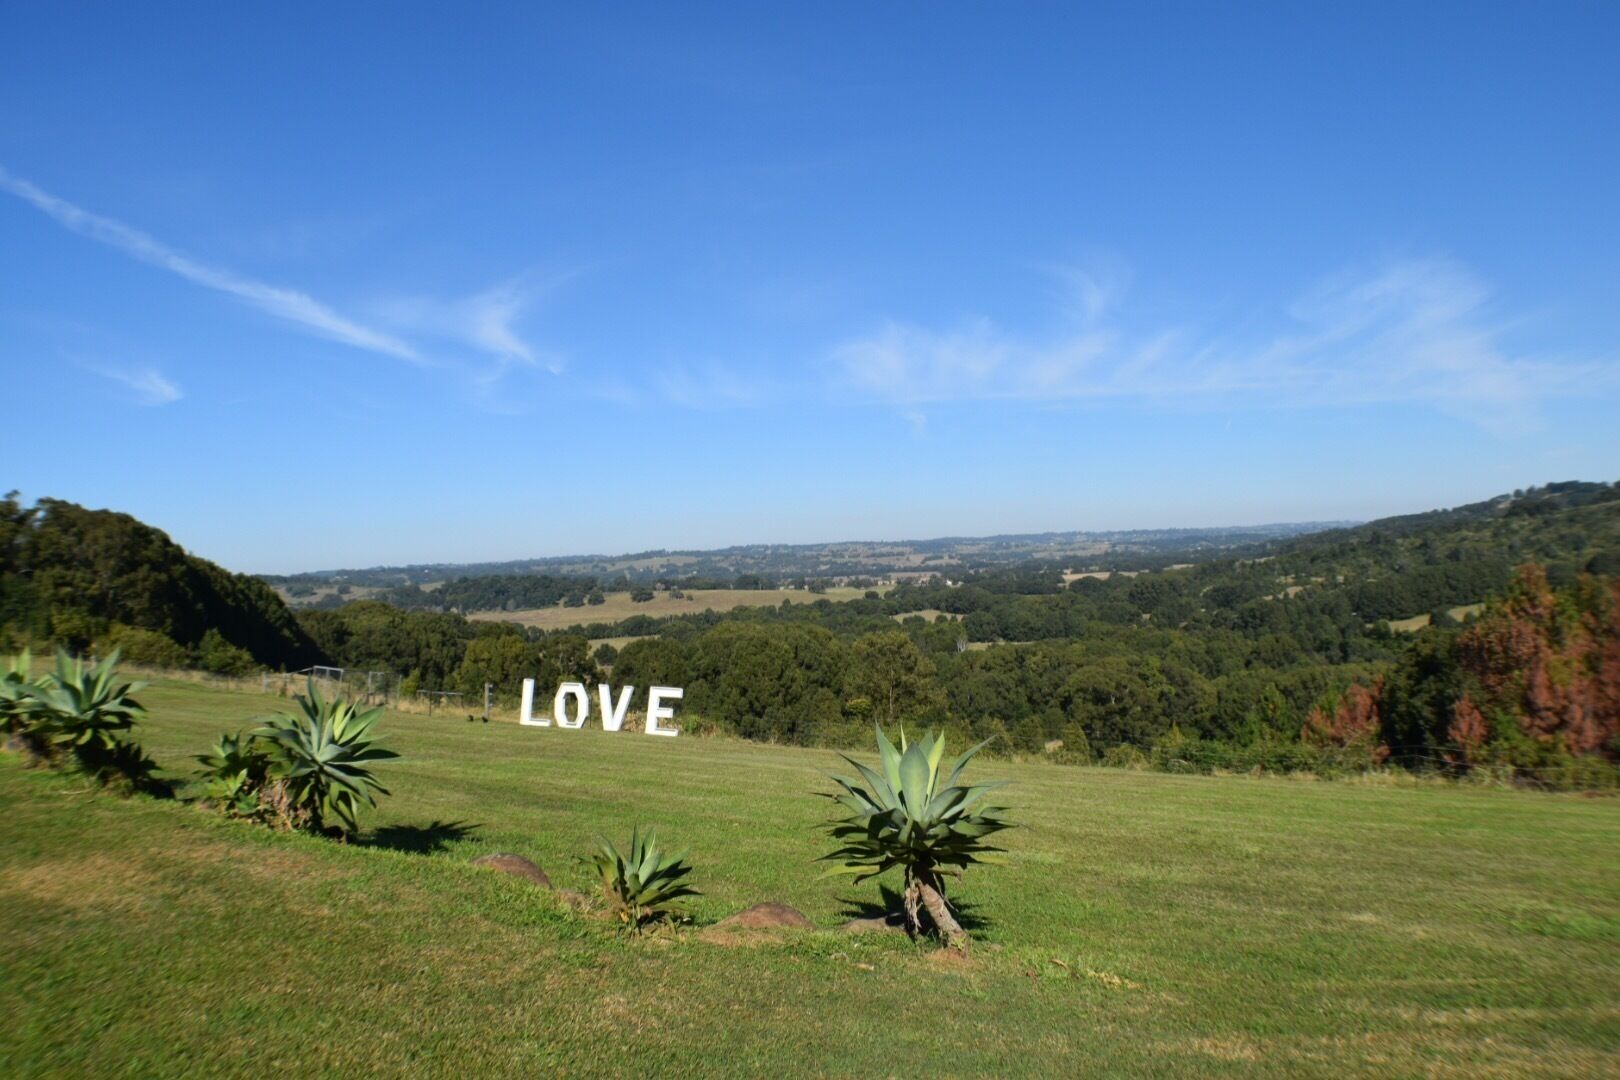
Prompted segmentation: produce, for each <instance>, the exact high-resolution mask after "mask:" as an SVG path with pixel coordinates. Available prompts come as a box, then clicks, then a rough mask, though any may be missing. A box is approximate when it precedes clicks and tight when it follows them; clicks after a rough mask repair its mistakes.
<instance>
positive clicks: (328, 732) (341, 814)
mask: <svg viewBox="0 0 1620 1080" xmlns="http://www.w3.org/2000/svg"><path fill="white" fill-rule="evenodd" d="M296 700H297V702H298V706H299V710H300V713H301V715H298V716H288V715H285V714H281V715H277V716H273V717H270V718H269V720H268V722H267V723H266V725H265V726H264V727H262V728H259V729H258V730H256V731H254V732H253V736H254V737H255V738H260V739H264V740H265V741H266V742H268V743H270V744H271V745H272V746H273V748H274V754H273V758H272V762H271V765H270V777H271V780H272V783H273V784H276V785H279V786H280V791H279V792H276V793H274V794H275V796H276V800H275V801H277V802H281V803H284V804H285V808H284V809H283V810H282V813H283V816H287V817H289V819H290V820H296V821H300V822H305V823H307V825H308V827H309V828H310V829H311V830H313V831H315V832H321V831H324V830H325V829H326V828H327V826H328V823H329V822H331V820H332V819H333V818H336V819H337V821H338V822H340V823H341V824H342V827H343V831H344V833H345V834H352V833H354V832H355V831H356V829H357V827H358V826H357V823H356V820H355V819H356V817H357V815H358V813H359V810H360V804H361V803H365V804H366V805H367V806H376V805H377V800H376V798H375V797H374V796H373V795H372V792H374V791H375V792H381V793H382V794H384V795H386V794H388V789H387V788H385V787H383V786H382V784H380V783H378V781H377V778H376V777H375V776H373V775H372V774H371V770H370V769H369V768H367V765H368V764H369V763H371V762H373V761H383V760H386V759H388V758H397V757H399V755H398V754H396V753H394V751H392V750H387V749H384V748H383V747H380V746H378V745H376V736H374V735H372V733H371V729H372V727H373V726H374V725H375V724H376V723H377V718H378V717H379V716H381V715H382V709H381V708H380V707H378V708H374V709H361V708H359V707H358V706H356V705H355V703H354V702H352V701H346V700H345V699H343V698H334V699H333V700H331V701H327V700H326V699H324V698H322V697H321V693H320V691H319V690H317V689H316V688H315V684H314V682H313V681H311V682H310V683H309V693H308V694H307V695H304V694H300V695H299V696H298V697H297V698H296Z"/></svg>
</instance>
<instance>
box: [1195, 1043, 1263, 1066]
mask: <svg viewBox="0 0 1620 1080" xmlns="http://www.w3.org/2000/svg"><path fill="white" fill-rule="evenodd" d="M1192 1048H1193V1049H1194V1050H1196V1051H1197V1052H1198V1053H1200V1054H1208V1055H1209V1056H1210V1057H1213V1058H1220V1059H1221V1060H1222V1061H1259V1060H1260V1050H1259V1048H1258V1047H1256V1046H1255V1045H1254V1044H1253V1043H1252V1042H1249V1041H1248V1040H1247V1039H1197V1040H1194V1042H1193V1044H1192Z"/></svg>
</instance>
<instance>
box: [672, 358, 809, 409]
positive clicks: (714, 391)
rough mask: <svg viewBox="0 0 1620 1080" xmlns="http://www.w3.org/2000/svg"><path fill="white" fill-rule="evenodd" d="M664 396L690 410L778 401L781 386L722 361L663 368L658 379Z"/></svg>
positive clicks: (725, 407) (737, 406) (726, 407)
mask: <svg viewBox="0 0 1620 1080" xmlns="http://www.w3.org/2000/svg"><path fill="white" fill-rule="evenodd" d="M655 383H656V386H657V388H658V390H659V392H660V393H662V395H663V396H664V398H665V399H666V400H667V401H669V402H671V403H672V404H675V405H680V406H683V407H685V408H689V409H729V408H739V407H747V406H753V405H763V404H765V403H766V402H767V401H771V400H776V399H777V398H778V397H779V396H780V395H779V391H778V389H777V388H776V387H775V386H774V385H772V384H770V383H768V382H767V381H765V380H763V379H761V378H759V377H757V376H754V375H752V374H745V373H743V372H740V371H738V370H737V369H736V368H734V367H730V366H728V365H725V364H720V363H713V362H711V363H707V364H701V365H696V366H692V365H682V366H674V367H669V368H666V369H664V370H663V371H662V372H660V373H658V375H657V376H656V378H655Z"/></svg>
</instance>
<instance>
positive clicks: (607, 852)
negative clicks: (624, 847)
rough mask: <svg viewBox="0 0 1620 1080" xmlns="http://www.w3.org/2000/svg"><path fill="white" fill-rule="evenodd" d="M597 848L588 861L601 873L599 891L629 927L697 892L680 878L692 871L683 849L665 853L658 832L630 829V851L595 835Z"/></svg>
mask: <svg viewBox="0 0 1620 1080" xmlns="http://www.w3.org/2000/svg"><path fill="white" fill-rule="evenodd" d="M597 846H598V847H599V848H600V849H601V850H600V851H598V852H597V853H596V854H595V855H592V856H591V860H590V861H591V863H592V865H594V866H595V867H596V871H597V873H598V874H600V875H601V876H602V892H603V893H604V894H605V895H606V896H607V899H608V903H610V904H612V905H613V908H614V910H615V911H616V912H617V913H618V915H619V919H620V921H622V922H624V923H626V924H628V925H629V926H630V927H631V929H636V928H638V927H640V926H641V924H642V923H643V922H645V921H646V920H647V919H649V918H651V917H653V916H655V915H656V914H657V913H658V912H659V910H660V909H661V908H663V906H664V905H665V904H668V903H669V902H670V901H671V900H678V899H680V898H681V897H683V896H701V895H702V894H701V893H699V892H698V891H697V890H696V889H694V888H692V887H691V886H689V885H687V884H685V883H684V882H683V881H682V879H683V878H685V877H686V875H688V874H690V873H691V872H692V866H691V864H689V863H688V862H687V861H686V856H687V852H684V851H683V852H681V853H680V854H679V855H665V854H664V853H663V852H661V851H659V849H658V834H657V833H656V832H654V831H653V830H651V829H649V830H647V834H646V835H645V836H643V835H642V833H641V829H640V828H639V827H636V828H632V829H631V830H630V851H629V854H628V855H622V854H620V853H619V849H618V848H616V847H614V846H613V842H612V841H611V840H608V839H606V838H605V837H600V836H599V837H597Z"/></svg>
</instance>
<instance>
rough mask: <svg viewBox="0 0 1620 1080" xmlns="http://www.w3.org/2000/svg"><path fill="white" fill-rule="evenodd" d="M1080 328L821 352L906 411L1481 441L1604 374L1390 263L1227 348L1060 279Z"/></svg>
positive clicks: (1459, 282)
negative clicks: (1357, 429) (1092, 412)
mask: <svg viewBox="0 0 1620 1080" xmlns="http://www.w3.org/2000/svg"><path fill="white" fill-rule="evenodd" d="M1071 285H1072V286H1073V289H1072V295H1073V296H1075V297H1076V298H1077V299H1076V303H1077V305H1078V307H1077V309H1076V310H1077V312H1078V317H1077V318H1075V319H1074V320H1072V325H1071V328H1070V329H1069V330H1068V331H1067V332H1065V333H1060V334H1057V335H1054V336H1052V337H1050V338H1047V339H1044V340H1035V339H1029V338H1021V337H1019V336H1017V335H1014V334H1010V333H1007V332H1005V331H1003V330H1002V329H1000V328H998V327H996V326H995V325H994V324H992V323H991V322H990V321H989V320H988V319H985V318H982V317H981V318H974V319H969V320H966V321H964V322H962V323H961V324H959V325H958V326H956V327H954V328H950V329H945V330H935V329H928V328H925V327H919V326H915V325H910V324H906V323H901V322H889V323H887V324H886V325H884V326H883V327H881V328H879V329H878V330H877V331H875V332H874V333H872V334H870V335H867V336H865V337H861V338H857V339H854V340H850V341H846V342H844V343H843V344H841V345H840V346H838V347H837V348H836V349H834V350H833V353H832V359H833V362H834V365H835V368H836V369H837V370H838V371H839V373H840V376H841V378H842V379H843V381H844V382H845V384H846V385H848V386H853V387H854V388H856V389H857V390H858V391H860V392H863V393H864V394H866V395H867V396H869V397H870V398H873V399H877V400H882V401H888V402H892V403H899V404H911V405H916V404H920V403H924V402H936V401H959V400H978V399H1011V400H1032V401H1051V400H1080V399H1102V398H1140V399H1153V400H1157V401H1178V402H1184V403H1193V404H1197V403H1200V402H1205V403H1215V402H1219V403H1220V404H1225V405H1231V404H1257V405H1270V406H1304V405H1328V404H1341V405H1342V404H1373V403H1392V402H1421V403H1427V404H1429V405H1432V406H1434V407H1437V408H1440V409H1443V410H1445V411H1447V412H1450V413H1453V414H1455V415H1458V416H1461V417H1464V418H1466V419H1469V420H1471V421H1473V422H1475V423H1478V424H1480V425H1482V426H1485V427H1487V428H1490V429H1493V430H1499V431H1507V430H1513V429H1516V428H1520V427H1523V426H1525V425H1527V424H1530V423H1533V422H1534V406H1535V402H1536V401H1538V400H1540V399H1544V398H1548V397H1553V396H1557V395H1560V394H1567V393H1570V392H1574V391H1575V390H1577V389H1578V388H1580V387H1582V386H1590V385H1592V384H1593V382H1594V380H1606V381H1609V382H1613V381H1615V377H1616V375H1617V374H1620V372H1617V371H1616V365H1615V363H1614V359H1613V358H1608V359H1607V360H1605V361H1603V362H1596V361H1571V360H1568V359H1563V358H1538V357H1531V356H1523V355H1516V354H1514V353H1512V352H1510V351H1509V350H1508V349H1507V348H1506V347H1504V346H1503V345H1502V344H1501V340H1500V339H1501V337H1502V335H1501V333H1500V331H1499V329H1498V327H1497V326H1496V325H1495V324H1493V323H1492V321H1491V319H1490V311H1489V306H1490V296H1489V290H1488V289H1487V288H1486V287H1485V285H1484V283H1483V282H1481V281H1480V280H1479V279H1478V278H1477V277H1476V276H1475V275H1474V274H1472V273H1471V272H1470V271H1469V270H1468V269H1467V268H1466V267H1464V266H1462V265H1461V264H1459V263H1457V262H1455V261H1452V260H1449V259H1443V258H1432V259H1418V260H1407V261H1401V262H1395V263H1391V264H1389V265H1386V266H1383V267H1381V268H1378V269H1377V270H1375V271H1373V272H1370V273H1364V274H1361V275H1341V276H1339V277H1336V278H1334V279H1331V280H1329V281H1326V282H1323V283H1321V284H1320V285H1318V286H1317V287H1315V288H1313V289H1311V290H1309V291H1308V292H1307V293H1306V294H1305V295H1304V296H1303V297H1301V298H1300V299H1299V301H1298V302H1296V303H1295V304H1293V305H1292V306H1291V307H1290V308H1289V309H1288V310H1287V311H1286V312H1282V313H1279V314H1278V316H1276V317H1275V318H1274V319H1273V320H1272V322H1273V327H1272V329H1271V330H1270V331H1269V332H1266V333H1263V334H1261V335H1258V336H1256V335H1249V337H1248V338H1247V339H1245V340H1227V339H1223V338H1221V337H1220V336H1218V335H1213V334H1210V333H1207V332H1199V331H1197V330H1195V329H1192V328H1188V327H1164V328H1157V329H1152V330H1148V331H1145V332H1144V331H1141V330H1134V331H1133V330H1130V329H1127V328H1126V327H1125V326H1124V324H1123V323H1121V322H1120V321H1118V320H1117V319H1110V318H1107V317H1106V316H1107V315H1108V313H1109V312H1110V311H1111V310H1112V309H1113V308H1114V307H1115V306H1116V304H1117V302H1118V293H1117V291H1116V290H1114V289H1113V288H1112V286H1104V285H1099V284H1098V283H1097V281H1096V280H1095V279H1094V278H1091V277H1089V276H1083V275H1082V276H1079V277H1076V278H1074V279H1072V281H1071Z"/></svg>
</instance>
